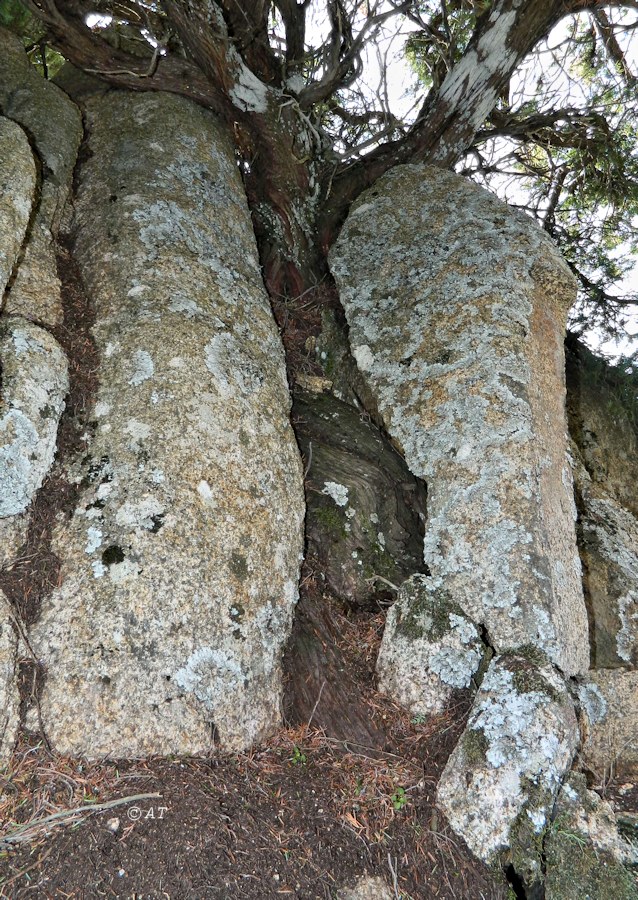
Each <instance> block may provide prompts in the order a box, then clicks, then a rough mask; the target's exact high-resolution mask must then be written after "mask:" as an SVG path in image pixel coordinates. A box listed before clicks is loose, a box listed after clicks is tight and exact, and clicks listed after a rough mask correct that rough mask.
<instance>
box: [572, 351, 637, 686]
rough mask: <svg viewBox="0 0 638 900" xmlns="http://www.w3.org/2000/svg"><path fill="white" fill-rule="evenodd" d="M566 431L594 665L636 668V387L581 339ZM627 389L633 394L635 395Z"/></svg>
mask: <svg viewBox="0 0 638 900" xmlns="http://www.w3.org/2000/svg"><path fill="white" fill-rule="evenodd" d="M567 385H568V404H567V409H568V413H569V428H570V432H571V435H572V438H573V441H574V480H575V487H576V496H577V500H578V512H579V522H578V538H579V549H580V554H581V559H582V562H583V585H584V588H585V599H586V602H587V607H588V612H589V618H590V637H591V665H592V668H594V669H607V668H619V667H625V668H626V667H630V668H634V669H635V668H636V667H637V666H638V518H637V516H638V492H637V491H636V484H637V483H638V482H637V480H638V461H637V460H638V453H637V450H638V428H637V427H636V422H635V414H634V413H633V412H632V402H633V403H635V387H634V386H633V385H632V384H631V383H629V382H628V381H627V379H626V377H625V378H623V375H622V373H621V372H618V371H616V370H614V369H613V368H612V367H610V366H609V365H608V364H607V363H606V362H605V361H604V360H602V359H598V358H597V357H595V356H594V355H593V354H592V353H590V351H589V350H587V348H586V347H584V346H583V345H582V344H578V343H575V344H573V345H572V346H570V347H569V348H568V354H567ZM632 393H633V394H634V398H633V400H632Z"/></svg>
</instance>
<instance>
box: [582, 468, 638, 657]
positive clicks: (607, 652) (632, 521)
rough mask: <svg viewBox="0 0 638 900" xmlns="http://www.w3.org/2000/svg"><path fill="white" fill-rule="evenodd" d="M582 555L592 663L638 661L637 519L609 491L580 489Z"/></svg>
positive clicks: (583, 487)
mask: <svg viewBox="0 0 638 900" xmlns="http://www.w3.org/2000/svg"><path fill="white" fill-rule="evenodd" d="M580 497H581V519H580V533H581V536H582V541H581V556H582V560H583V568H584V570H585V587H586V596H587V599H588V601H589V609H590V617H591V621H592V628H591V644H592V665H593V666H594V667H595V668H597V669H602V668H617V667H620V666H631V668H634V669H635V668H636V667H638V520H637V519H636V518H635V517H634V516H632V515H631V513H630V512H628V511H627V510H626V509H623V507H622V506H620V504H618V503H617V502H616V501H615V500H613V499H612V498H611V497H609V496H606V497H605V496H603V497H596V496H595V495H594V493H593V492H592V491H590V490H589V489H588V487H587V485H586V483H584V482H583V483H582V490H581V494H580Z"/></svg>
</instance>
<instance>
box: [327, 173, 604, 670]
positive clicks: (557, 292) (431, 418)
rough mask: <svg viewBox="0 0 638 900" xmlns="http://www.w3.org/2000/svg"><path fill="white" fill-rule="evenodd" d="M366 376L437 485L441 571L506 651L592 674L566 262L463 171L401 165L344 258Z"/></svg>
mask: <svg viewBox="0 0 638 900" xmlns="http://www.w3.org/2000/svg"><path fill="white" fill-rule="evenodd" d="M331 267H332V270H333V273H334V275H335V277H336V280H337V284H338V286H339V289H340V296H341V300H342V303H343V305H344V307H345V310H346V316H347V319H348V323H349V326H350V332H349V337H350V343H351V346H352V350H353V353H354V356H355V358H356V359H357V362H358V365H359V367H360V369H361V371H362V372H363V374H364V375H365V376H366V377H367V380H368V383H369V385H370V387H371V389H372V390H373V392H374V393H375V396H376V398H377V401H378V407H379V410H380V412H381V414H382V416H383V418H384V421H385V424H386V427H387V429H388V431H389V433H390V435H391V436H392V437H393V438H394V439H395V440H396V441H397V442H398V443H399V444H400V445H401V447H402V449H403V452H404V455H405V459H406V461H407V463H408V466H409V468H410V470H411V471H412V472H413V473H414V474H415V475H417V476H419V477H422V478H424V479H426V480H427V483H428V514H429V519H428V524H427V530H426V536H425V561H426V563H427V564H428V566H429V568H430V570H431V572H432V574H433V575H435V576H440V577H442V578H443V579H444V584H445V587H446V589H447V590H449V591H450V594H451V595H452V597H453V598H454V600H455V601H456V602H458V603H459V604H460V605H461V606H462V607H463V609H464V610H465V612H466V613H467V614H468V615H470V616H471V617H472V618H473V619H474V620H475V621H476V622H478V623H480V624H484V625H485V626H486V628H487V629H488V631H489V634H490V637H491V640H492V643H493V644H494V645H495V646H496V648H497V649H499V650H501V649H506V648H508V647H516V646H523V645H526V644H529V643H533V644H536V645H537V646H539V647H540V648H542V649H543V650H545V651H546V652H547V654H548V655H549V657H550V658H551V659H552V661H553V662H554V663H556V664H557V665H558V666H559V667H560V668H561V669H562V670H563V671H565V672H566V673H569V674H573V673H576V672H581V671H584V670H585V669H586V668H587V666H588V664H589V652H588V633H587V616H586V611H585V605H584V601H583V594H582V586H581V574H580V563H579V559H578V554H577V550H576V540H575V532H574V518H575V509H574V502H573V497H572V479H571V472H570V469H569V466H568V464H567V459H566V441H565V431H566V423H565V411H564V353H563V335H564V325H565V317H566V314H567V310H568V308H569V306H570V304H571V303H572V301H573V299H574V295H575V287H574V283H573V279H572V276H571V273H570V272H569V269H568V268H567V266H566V264H565V263H564V262H563V261H562V259H561V258H560V256H559V254H558V252H557V251H556V249H555V248H554V246H553V245H552V244H551V242H550V241H549V240H548V238H547V236H546V235H545V234H544V233H543V232H542V231H541V230H540V229H538V228H536V227H535V226H534V225H533V224H532V223H531V222H530V221H529V220H528V219H527V218H526V217H525V216H522V215H520V214H518V213H516V212H513V211H512V210H511V209H509V208H508V207H506V206H505V205H504V204H502V203H501V202H500V201H498V200H497V199H496V198H495V197H494V196H492V195H491V194H489V193H487V192H486V191H484V190H482V189H480V188H478V187H477V186H476V185H473V184H472V183H471V182H469V181H468V180H466V179H463V178H460V177H458V176H456V175H454V174H452V173H450V172H445V171H442V170H439V169H432V168H424V167H420V166H401V167H397V168H395V169H393V170H392V171H391V172H390V173H388V174H387V175H385V176H384V177H383V178H382V179H380V180H379V181H378V182H376V183H375V185H374V187H373V188H372V189H371V190H369V191H368V192H366V193H365V194H364V195H362V196H361V197H360V198H359V200H358V201H357V202H356V203H355V204H354V206H353V208H352V210H351V212H350V215H349V217H348V219H347V220H346V223H345V225H344V227H343V229H342V232H341V234H340V236H339V239H338V240H337V242H336V244H335V247H334V248H333V251H332V254H331Z"/></svg>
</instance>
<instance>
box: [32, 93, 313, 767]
mask: <svg viewBox="0 0 638 900" xmlns="http://www.w3.org/2000/svg"><path fill="white" fill-rule="evenodd" d="M85 107H86V121H87V139H88V141H89V146H90V150H91V152H92V155H90V156H89V158H87V160H86V161H85V164H84V165H83V166H82V167H81V171H80V173H79V185H78V190H77V196H76V198H75V203H74V217H75V219H74V223H73V229H74V235H75V250H76V259H77V262H78V265H79V267H80V270H81V275H82V277H83V280H84V283H85V284H86V286H87V290H88V291H89V292H90V294H91V300H92V301H93V304H94V308H95V310H96V322H95V326H94V329H93V334H94V336H95V341H96V345H97V351H98V358H99V361H100V368H99V371H98V373H97V378H98V381H99V388H98V396H97V398H96V400H97V404H98V409H99V410H100V411H101V412H103V415H100V416H99V418H98V417H97V416H96V420H97V423H98V427H97V428H90V429H87V435H86V440H87V442H88V447H87V450H86V454H85V455H83V457H82V460H81V461H77V462H75V464H74V468H73V470H72V478H73V480H74V483H75V484H77V485H78V490H79V498H78V505H77V508H76V510H75V512H74V514H73V516H72V517H71V518H70V519H69V520H64V521H62V522H60V523H58V527H57V528H56V532H55V536H54V544H55V552H56V553H58V555H59V556H60V559H61V560H63V571H62V577H61V584H60V585H59V586H58V587H56V589H55V590H54V591H53V593H52V595H51V596H50V597H48V598H46V600H45V601H44V603H43V610H42V617H41V619H40V620H39V622H38V623H37V625H36V626H35V627H34V629H33V632H32V635H31V640H32V642H33V644H32V645H33V648H34V652H35V653H36V654H37V656H38V658H39V659H42V660H43V662H44V663H45V665H46V666H47V673H48V675H47V680H46V685H45V687H44V690H43V693H42V697H41V699H40V704H41V711H42V719H43V722H44V727H45V729H46V733H47V736H48V737H49V739H50V740H51V742H52V744H53V745H54V746H55V748H56V750H59V751H60V752H62V753H69V754H77V755H81V756H85V757H90V758H96V757H98V758H102V757H104V756H113V757H123V756H144V755H147V754H181V753H184V754H205V753H209V752H210V751H211V748H212V745H213V735H216V739H217V743H218V744H219V745H221V746H222V747H223V748H224V749H228V750H242V749H244V748H246V747H248V746H249V745H251V744H253V743H254V742H255V741H258V740H260V739H262V738H264V737H265V736H267V735H268V734H269V733H271V732H272V731H273V730H274V729H275V728H277V727H278V725H279V723H280V721H281V696H282V672H281V656H282V653H283V648H284V646H285V644H286V641H287V640H288V637H289V634H290V629H291V626H292V611H293V607H294V604H295V602H296V600H297V582H298V577H299V565H300V554H301V553H302V552H303V521H304V495H303V478H302V474H303V471H302V464H301V458H300V454H299V450H298V447H297V445H296V442H295V439H294V435H293V432H292V429H291V427H290V416H289V414H290V396H289V391H288V386H287V381H286V370H285V362H284V354H283V348H282V346H281V341H280V338H279V334H278V331H277V326H276V323H275V321H274V319H273V316H272V312H271V309H270V304H269V302H268V297H267V295H266V293H265V290H264V286H263V279H262V274H261V271H260V268H259V264H258V257H257V251H256V246H255V241H254V234H253V230H252V226H251V221H250V214H249V211H248V206H247V202H246V198H245V194H244V192H243V186H242V183H241V177H240V175H239V172H238V170H237V167H236V163H235V159H234V153H233V145H232V141H231V140H230V138H229V136H228V134H226V132H225V130H224V127H223V126H222V125H221V124H220V122H219V121H218V119H217V118H216V117H215V116H213V115H212V114H210V113H209V112H207V111H206V110H204V109H202V108H201V107H199V106H197V105H195V104H192V103H190V102H188V101H186V100H184V99H182V98H179V97H176V96H173V95H170V94H163V93H159V94H157V95H153V96H152V97H149V96H146V95H140V94H135V93H132V92H131V93H128V92H126V91H124V92H118V94H117V96H115V95H109V94H103V95H97V96H95V97H90V98H88V99H87V100H86V103H85ZM149 173H150V176H152V177H150V176H149ZM123 185H124V186H125V188H124V192H123ZM123 193H124V198H123V201H122V202H120V198H121V197H122V194H123ZM114 195H115V196H116V197H117V198H118V200H117V202H111V201H110V200H109V197H112V196H114ZM114 235H116V236H117V243H116V244H114V241H113V236H114ZM96 247H97V248H98V251H97V252H96ZM102 248H104V249H102ZM104 426H106V427H104ZM88 528H93V529H95V532H93V538H94V539H93V540H92V541H89V539H88V538H87V529H88ZM97 531H100V532H101V533H102V537H101V543H100V544H99V545H98V544H97ZM87 543H88V545H89V547H90V548H93V550H94V552H93V553H88V554H87V553H86V552H85V551H86V547H87ZM230 609H234V610H236V616H235V617H234V618H232V617H231V616H230V615H229V612H228V611H229V610H230Z"/></svg>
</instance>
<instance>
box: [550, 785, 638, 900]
mask: <svg viewBox="0 0 638 900" xmlns="http://www.w3.org/2000/svg"><path fill="white" fill-rule="evenodd" d="M543 849H544V852H545V865H546V877H545V897H546V900H636V897H638V884H637V882H636V879H635V878H634V876H633V875H632V873H631V871H630V870H629V868H628V866H627V864H633V865H636V863H638V849H637V848H636V847H635V846H632V845H631V844H629V843H627V842H626V841H624V840H623V839H622V838H621V837H620V835H619V833H618V826H617V822H616V816H615V814H614V811H613V809H612V807H611V806H610V805H609V803H606V802H605V801H604V800H601V798H600V797H599V796H598V795H597V794H595V793H594V792H593V791H588V790H587V785H586V781H585V778H584V776H583V775H578V774H576V773H572V774H571V775H570V776H569V778H568V779H567V781H566V782H565V784H564V785H563V787H562V788H561V790H560V793H559V795H558V798H557V801H556V806H555V807H554V813H553V816H552V823H551V826H550V827H549V828H548V830H547V835H546V837H545V841H544V847H543Z"/></svg>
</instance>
